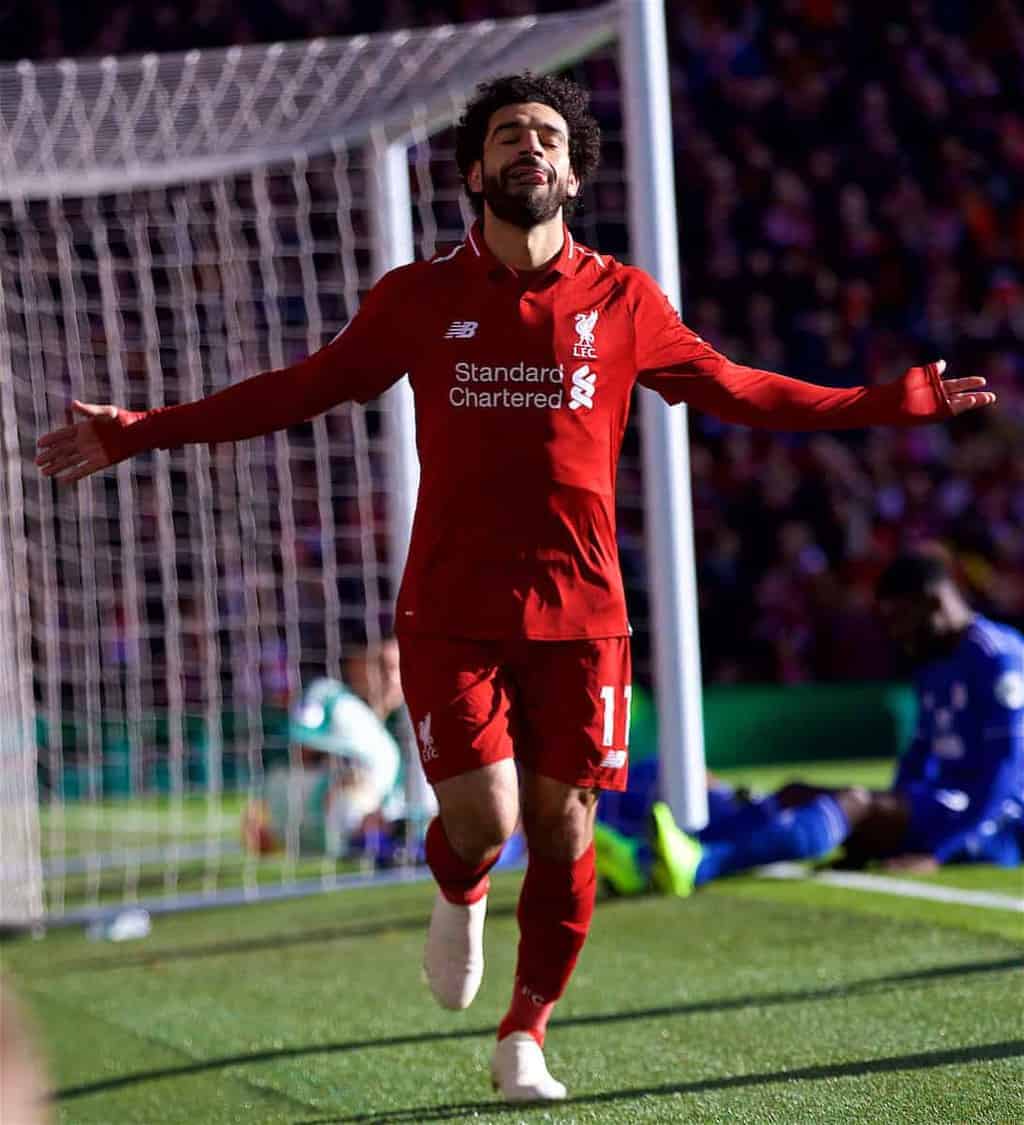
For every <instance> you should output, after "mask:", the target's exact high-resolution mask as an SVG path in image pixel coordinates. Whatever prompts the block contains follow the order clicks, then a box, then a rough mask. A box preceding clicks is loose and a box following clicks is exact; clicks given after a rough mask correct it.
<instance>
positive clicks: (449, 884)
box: [426, 816, 498, 906]
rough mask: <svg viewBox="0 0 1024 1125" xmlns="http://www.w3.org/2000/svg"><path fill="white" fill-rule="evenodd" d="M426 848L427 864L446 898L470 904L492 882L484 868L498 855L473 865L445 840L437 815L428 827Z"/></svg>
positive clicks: (485, 890) (480, 897)
mask: <svg viewBox="0 0 1024 1125" xmlns="http://www.w3.org/2000/svg"><path fill="white" fill-rule="evenodd" d="M426 852H427V865H428V866H429V868H430V870H431V871H432V872H433V873H434V878H435V879H436V880H437V885H438V886H439V887H440V888H441V894H443V895H444V897H445V898H446V899H447V900H448V901H449V902H454V903H457V904H459V905H460V906H472V905H473V903H474V902H478V901H479V900H480V899H482V898H483V897H484V895H485V894H487V892H488V890H489V889H490V886H491V881H490V879H488V878H487V872H488V871H490V869H491V868H492V867H493V866H494V865H495V863H497V862H498V856H494V857H493V858H492V859H489V860H487V862H486V863H481V864H479V865H478V866H476V867H474V866H473V865H472V864H469V863H467V862H466V861H465V860H464V859H463V858H462V856H460V855H459V853H458V852H457V851H456V850H455V849H454V848H453V847H452V846H451V844H450V843H449V842H448V837H447V835H446V834H445V830H444V825H443V824H442V823H441V818H440V817H439V816H435V817H434V819H433V820H432V821H431V822H430V826H429V827H428V828H427V839H426Z"/></svg>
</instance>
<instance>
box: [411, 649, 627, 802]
mask: <svg viewBox="0 0 1024 1125" xmlns="http://www.w3.org/2000/svg"><path fill="white" fill-rule="evenodd" d="M400 645H401V669H402V688H403V690H404V692H405V700H406V703H407V705H408V707H409V714H410V715H411V716H412V721H413V726H414V728H415V731H416V741H417V745H418V747H419V753H420V761H421V762H422V763H423V769H424V772H425V773H426V775H427V780H428V781H429V782H430V783H431V784H432V785H436V784H438V783H439V782H441V781H446V780H448V779H449V778H452V777H457V776H459V775H460V774H464V773H469V772H471V771H472V770H477V769H480V768H481V767H482V766H487V765H491V764H493V763H494V762H499V761H503V760H505V759H508V758H514V759H515V760H516V761H517V762H518V763H519V764H520V765H521V766H522V767H523V768H524V769H527V770H529V771H530V772H532V773H537V774H540V775H542V776H545V777H550V778H554V779H555V780H556V781H561V782H564V783H565V784H566V785H572V786H575V787H577V788H581V789H592V788H596V789H613V790H623V789H625V788H626V778H627V771H628V749H627V747H628V741H629V700H630V683H631V680H630V676H631V665H630V652H629V638H628V637H602V638H597V639H587V640H572V641H534V640H498V641H479V640H460V639H457V638H449V637H431V636H422V635H418V634H417V635H415V636H405V637H402V638H400Z"/></svg>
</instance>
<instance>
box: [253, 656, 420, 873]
mask: <svg viewBox="0 0 1024 1125" xmlns="http://www.w3.org/2000/svg"><path fill="white" fill-rule="evenodd" d="M288 736H289V741H290V742H291V746H292V749H291V758H290V761H289V762H287V763H281V764H279V765H276V766H273V767H271V768H270V769H269V770H268V771H267V773H266V776H265V779H264V787H263V797H262V799H261V800H259V801H254V802H252V803H251V804H250V805H249V806H248V808H247V809H246V810H245V812H244V814H243V820H242V833H243V839H244V842H245V845H246V847H247V848H248V849H249V850H250V851H256V852H260V853H265V852H272V851H280V850H283V849H287V850H288V851H289V852H292V853H295V854H302V855H326V856H332V857H334V858H337V859H341V858H344V857H346V856H350V855H360V854H365V853H366V852H368V851H369V852H376V851H378V850H380V851H381V855H380V858H382V859H385V860H386V859H387V858H388V857H389V855H390V852H391V837H392V836H394V837H395V839H396V840H397V838H398V835H399V834H398V833H393V832H392V831H391V828H392V827H393V826H395V825H397V824H398V822H400V821H401V820H402V818H403V817H404V815H405V803H404V799H403V794H402V789H401V786H400V784H399V772H400V763H401V755H400V752H399V748H398V744H397V743H396V742H395V739H394V738H393V737H392V735H391V734H390V732H389V731H388V729H387V728H386V727H385V726H384V724H383V723H382V722H381V720H380V719H379V718H378V717H377V716H376V715H375V714H374V712H373V710H372V709H371V708H370V707H369V705H368V704H366V703H364V702H363V700H362V699H360V698H359V697H358V696H357V695H356V694H355V693H354V692H352V691H351V690H349V688H347V687H346V686H345V685H344V684H343V683H341V681H340V680H333V679H329V678H327V677H323V678H321V679H317V680H314V681H313V682H312V683H311V684H310V685H309V686H308V687H307V688H306V689H305V691H303V693H302V697H301V699H300V700H299V701H298V703H297V704H296V705H295V707H294V708H293V709H292V713H291V719H290V722H289V725H288Z"/></svg>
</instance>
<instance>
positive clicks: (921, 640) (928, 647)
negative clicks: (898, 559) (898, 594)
mask: <svg viewBox="0 0 1024 1125" xmlns="http://www.w3.org/2000/svg"><path fill="white" fill-rule="evenodd" d="M878 612H879V615H880V617H881V619H882V624H883V625H884V626H885V630H886V632H887V633H888V634H889V637H890V639H891V640H892V641H893V643H894V644H895V645H896V646H897V647H898V648H899V649H900V650H901V651H902V652H903V653H904V654H905V655H906V656H907V657H908V658H909V660H910V661H911V662H912V663H914V664H920V663H923V662H925V661H928V660H932V659H934V658H935V657H936V656H937V655H939V652H940V650H941V648H942V641H943V639H944V637H945V630H944V628H943V622H944V617H943V612H942V601H941V599H940V598H938V597H936V596H935V595H934V594H932V593H925V594H921V595H920V596H918V597H912V596H908V597H902V598H882V599H881V600H880V601H879V603H878Z"/></svg>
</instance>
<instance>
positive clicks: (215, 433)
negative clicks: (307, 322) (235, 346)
mask: <svg viewBox="0 0 1024 1125" xmlns="http://www.w3.org/2000/svg"><path fill="white" fill-rule="evenodd" d="M404 276H405V271H404V270H395V271H392V273H390V274H388V275H387V276H386V277H384V278H383V279H382V280H381V281H380V282H378V284H377V285H376V286H374V288H373V289H372V290H371V291H370V292H369V293H368V294H367V295H366V298H365V300H364V301H363V304H362V305H361V306H360V309H359V312H358V314H357V315H356V316H355V317H354V318H353V319H352V321H351V322H350V323H349V325H348V327H347V328H346V329H345V331H344V332H341V333H339V334H338V336H336V337H335V338H334V340H332V341H331V343H329V344H328V345H327V346H326V347H324V348H321V349H320V350H319V351H318V352H315V353H314V354H313V355H311V356H309V357H307V358H306V359H304V360H302V361H301V362H299V363H296V364H294V365H293V366H291V367H286V368H281V369H279V370H276V371H265V372H263V373H262V374H260V375H254V376H252V378H249V379H243V380H242V381H241V382H238V383H234V384H232V385H231V386H229V387H226V388H224V389H223V390H221V391H217V392H216V393H215V394H211V395H207V396H206V397H205V398H201V399H198V400H197V401H195V402H187V403H183V404H181V405H180V406H168V407H159V408H157V409H155V410H146V411H142V412H141V413H135V412H133V411H130V410H123V409H121V408H120V407H117V406H110V405H98V404H95V403H83V402H77V401H76V402H74V403H73V404H72V412H73V414H74V415H75V416H76V417H75V418H74V420H73V421H72V422H71V423H70V424H69V425H66V426H62V427H60V428H59V429H56V430H52V431H51V432H50V433H48V434H44V435H43V436H42V437H41V438H40V439H39V442H38V455H37V457H36V464H37V465H38V466H39V468H40V470H41V472H42V473H43V474H44V476H48V477H55V478H56V479H57V480H58V481H60V482H61V483H64V484H73V483H74V482H75V481H79V480H82V479H83V478H84V477H87V476H90V475H91V474H92V473H95V472H99V471H100V470H101V469H105V468H107V466H108V465H115V464H117V462H119V461H124V460H125V459H126V458H128V457H133V456H135V455H136V454H137V453H143V452H145V451H146V450H149V449H172V448H174V447H176V446H179V445H188V444H190V443H195V442H206V443H213V442H222V441H243V440H245V439H246V438H252V437H258V436H259V435H260V434H268V433H272V432H273V431H275V430H283V429H285V428H286V427H288V426H293V425H295V424H297V423H299V422H304V421H306V420H307V419H309V418H314V417H316V415H317V414H322V413H323V412H324V411H325V410H329V409H330V408H331V407H332V406H336V405H337V404H338V403H341V402H352V401H354V402H366V401H368V400H369V399H371V398H375V397H376V396H377V395H379V394H382V393H383V392H384V391H386V390H387V389H388V387H390V386H391V384H392V383H394V382H396V381H397V380H398V379H400V378H401V377H402V375H404V374H405V372H406V370H407V367H408V364H407V344H406V341H405V340H404V338H403V337H402V335H401V334H400V333H396V332H395V331H394V321H395V319H396V315H395V309H396V302H400V301H401V300H402V290H403V289H404V287H405V285H404V281H403V277H404Z"/></svg>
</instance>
